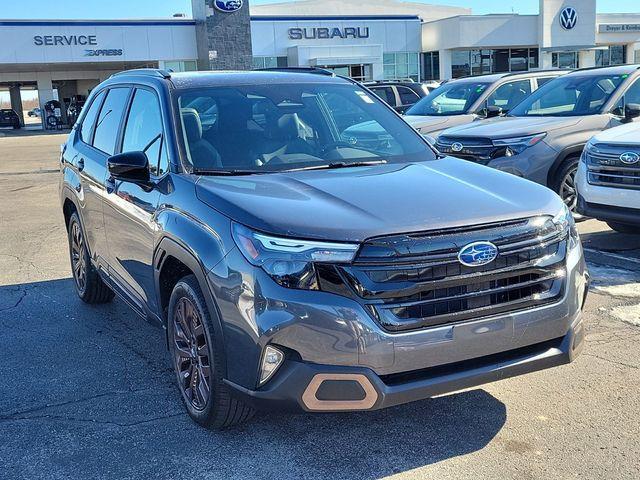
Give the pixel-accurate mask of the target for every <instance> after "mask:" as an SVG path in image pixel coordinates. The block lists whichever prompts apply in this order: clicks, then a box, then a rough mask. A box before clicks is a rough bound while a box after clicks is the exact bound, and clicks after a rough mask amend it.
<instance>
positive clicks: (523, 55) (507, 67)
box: [451, 48, 539, 78]
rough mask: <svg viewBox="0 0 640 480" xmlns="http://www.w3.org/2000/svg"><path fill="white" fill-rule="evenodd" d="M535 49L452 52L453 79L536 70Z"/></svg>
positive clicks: (536, 50) (536, 57)
mask: <svg viewBox="0 0 640 480" xmlns="http://www.w3.org/2000/svg"><path fill="white" fill-rule="evenodd" d="M538 63H539V52H538V49H537V48H501V49H496V50H454V51H453V52H452V53H451V76H452V77H453V78H460V77H465V76H468V75H482V74H485V73H503V72H526V71H527V70H529V69H531V68H538Z"/></svg>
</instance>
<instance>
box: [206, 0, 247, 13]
mask: <svg viewBox="0 0 640 480" xmlns="http://www.w3.org/2000/svg"><path fill="white" fill-rule="evenodd" d="M213 6H214V7H216V9H218V10H220V11H221V12H235V11H236V10H240V9H241V8H242V0H213Z"/></svg>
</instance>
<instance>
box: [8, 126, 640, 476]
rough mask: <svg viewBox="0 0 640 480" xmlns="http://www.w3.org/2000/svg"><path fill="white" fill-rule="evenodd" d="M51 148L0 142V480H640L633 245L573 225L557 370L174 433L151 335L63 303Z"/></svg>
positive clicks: (163, 358)
mask: <svg viewBox="0 0 640 480" xmlns="http://www.w3.org/2000/svg"><path fill="white" fill-rule="evenodd" d="M64 138H65V136H64V135H62V134H43V133H42V132H40V133H38V132H31V133H30V134H26V135H25V134H17V135H16V134H14V133H12V132H8V131H6V132H5V131H0V328H1V330H0V478H2V479H14V478H15V479H18V478H24V479H35V478H38V479H43V478H83V479H86V478H118V479H128V478H142V477H145V478H215V479H221V478H249V477H251V478H323V479H326V478H329V479H337V478H366V479H373V478H387V477H389V478H443V479H444V478H455V479H478V478H485V479H511V478H513V479H518V480H526V479H534V478H535V479H539V478H543V479H547V478H548V479H552V478H553V479H565V478H580V479H603V478H606V479H609V478H611V479H614V478H615V479H627V478H628V479H637V478H640V442H639V441H638V439H639V438H640V238H639V237H633V236H625V235H621V234H617V233H614V232H612V231H611V230H609V229H608V228H607V227H606V225H604V224H602V223H599V222H596V221H593V220H591V221H587V222H583V223H581V224H580V230H581V233H582V238H583V241H584V244H585V247H586V248H587V257H588V261H589V267H590V271H591V274H592V277H593V280H594V282H593V288H592V291H591V295H590V298H589V300H588V304H587V311H586V325H587V331H588V334H587V345H586V347H585V350H584V353H583V354H582V356H581V357H579V358H578V360H577V361H576V362H574V363H573V364H571V365H568V366H564V367H560V368H556V369H552V370H548V371H544V372H539V373H534V374H530V375H528V376H524V377H519V378H514V379H509V380H504V381H502V382H498V383H495V384H491V385H487V386H485V387H483V388H482V389H476V390H471V391H465V392H462V393H457V394H454V395H450V396H447V397H441V398H436V399H431V400H426V401H421V402H416V403H413V404H409V405H405V406H400V407H395V408H391V409H387V410H384V411H379V412H371V413H354V414H325V415H284V414H278V415H275V414H260V415H258V416H256V417H255V419H254V420H253V421H252V422H251V423H249V424H246V425H244V426H242V427H240V428H237V429H234V430H229V431H224V432H209V431H206V430H203V429H202V428H200V427H198V426H196V425H195V424H194V423H192V422H191V420H190V419H189V418H188V416H187V414H186V413H185V410H184V409H183V406H182V404H181V401H180V396H179V393H178V390H177V388H175V387H174V384H173V375H172V373H171V370H170V365H169V361H168V355H167V353H166V351H165V346H164V338H163V332H162V331H161V330H159V329H156V328H154V327H151V326H149V325H148V324H146V323H144V322H143V321H142V320H141V319H140V318H138V317H137V316H136V315H135V314H133V313H132V312H131V311H130V310H129V309H128V308H127V307H126V306H125V305H124V304H123V302H122V301H120V300H117V299H116V300H115V301H114V302H113V303H111V304H109V305H104V306H97V307H94V306H89V305H85V304H83V303H82V302H81V301H80V300H79V299H77V297H76V296H75V293H74V291H73V286H72V280H71V275H70V269H69V260H68V256H67V242H66V232H65V228H64V223H63V218H62V213H61V209H60V207H59V203H58V196H57V195H58V194H57V182H58V176H57V173H56V172H57V167H58V164H57V162H58V152H59V145H60V144H61V143H62V142H63V141H64Z"/></svg>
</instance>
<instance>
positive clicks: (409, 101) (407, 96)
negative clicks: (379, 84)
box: [396, 87, 420, 105]
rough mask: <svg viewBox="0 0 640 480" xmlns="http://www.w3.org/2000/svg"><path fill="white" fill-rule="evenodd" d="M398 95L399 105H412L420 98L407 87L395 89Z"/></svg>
mask: <svg viewBox="0 0 640 480" xmlns="http://www.w3.org/2000/svg"><path fill="white" fill-rule="evenodd" d="M396 88H397V89H398V94H399V95H400V105H413V104H414V103H416V102H417V101H418V100H420V97H419V96H418V94H417V93H416V92H414V91H413V90H411V89H410V88H407V87H396Z"/></svg>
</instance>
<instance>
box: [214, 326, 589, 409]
mask: <svg viewBox="0 0 640 480" xmlns="http://www.w3.org/2000/svg"><path fill="white" fill-rule="evenodd" d="M583 344H584V327H583V324H582V321H581V318H580V315H577V316H576V319H575V321H574V323H573V324H572V325H571V328H570V329H569V331H568V332H567V334H566V335H565V336H564V337H560V338H558V339H555V340H551V341H547V342H543V343H539V344H535V345H530V346H528V347H523V348H520V349H516V350H512V351H508V352H503V353H498V354H495V355H490V356H488V357H484V358H478V359H472V360H467V361H464V362H459V363H454V364H450V365H445V366H442V367H434V368H430V369H425V370H419V371H415V372H408V373H406V374H402V375H391V376H388V377H380V376H378V375H377V374H376V373H375V372H373V371H372V370H371V369H369V368H358V367H343V366H329V365H317V364H311V363H305V362H299V361H287V362H286V363H285V364H284V365H282V366H281V367H280V370H279V372H278V374H277V375H276V377H275V378H274V379H273V380H272V381H270V382H269V383H268V384H267V385H266V387H265V388H262V389H259V390H251V389H247V388H244V387H242V386H240V385H237V384H235V383H233V382H230V381H228V380H227V381H226V383H227V385H228V386H229V387H231V389H232V391H233V392H234V394H235V395H238V396H240V397H241V398H242V399H243V401H245V402H247V403H249V404H251V405H252V406H254V407H255V408H258V409H268V410H285V411H300V410H303V411H308V412H321V411H325V412H326V411H334V412H335V411H353V410H378V409H381V408H386V407H392V406H395V405H400V404H404V403H408V402H413V401H416V400H422V399H426V398H431V397H434V396H438V395H443V394H446V393H451V392H455V391H458V390H462V389H465V388H470V387H475V386H478V385H482V384H485V383H489V382H494V381H497V380H502V379H505V378H510V377H514V376H517V375H522V374H525V373H530V372H535V371H538V370H543V369H546V368H551V367H555V366H559V365H563V364H567V363H570V362H571V361H573V359H574V358H575V357H576V356H577V355H578V354H579V353H580V352H581V350H582V347H583ZM354 382H357V383H358V385H359V387H358V386H357V385H354ZM323 385H327V388H324V389H323ZM354 387H355V388H354Z"/></svg>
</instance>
